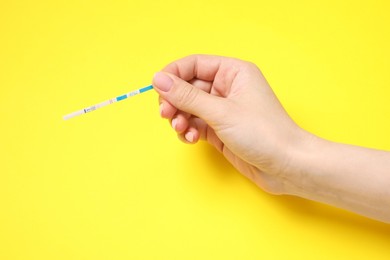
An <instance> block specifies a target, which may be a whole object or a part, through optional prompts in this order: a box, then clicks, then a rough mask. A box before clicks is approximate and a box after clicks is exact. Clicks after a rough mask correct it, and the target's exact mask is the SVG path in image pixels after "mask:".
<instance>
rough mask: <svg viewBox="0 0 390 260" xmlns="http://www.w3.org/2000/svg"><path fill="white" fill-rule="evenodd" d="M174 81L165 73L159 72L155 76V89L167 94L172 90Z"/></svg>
mask: <svg viewBox="0 0 390 260" xmlns="http://www.w3.org/2000/svg"><path fill="white" fill-rule="evenodd" d="M172 85H173V80H172V79H171V78H170V77H169V76H168V75H167V74H165V73H163V72H157V73H156V74H154V87H156V88H158V89H159V90H162V91H164V92H167V91H169V90H170V89H171V87H172Z"/></svg>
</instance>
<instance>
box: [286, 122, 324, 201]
mask: <svg viewBox="0 0 390 260" xmlns="http://www.w3.org/2000/svg"><path fill="white" fill-rule="evenodd" d="M327 143H330V141H327V140H325V139H322V138H320V137H318V136H315V135H314V134H311V133H309V132H307V131H305V130H303V129H300V131H299V133H298V134H297V137H296V138H294V139H293V140H292V143H291V144H290V145H289V146H288V149H287V152H286V154H287V155H286V158H287V159H286V163H285V166H284V167H283V169H282V171H281V173H280V178H281V180H282V182H283V194H287V195H295V196H300V197H307V196H306V193H308V192H310V190H315V189H316V187H315V185H314V183H313V182H312V180H313V178H314V176H313V175H314V174H315V171H314V170H313V169H311V166H312V164H313V163H315V160H316V154H317V153H318V151H321V150H322V148H323V147H324V146H326V145H327Z"/></svg>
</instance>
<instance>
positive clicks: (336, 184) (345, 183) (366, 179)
mask: <svg viewBox="0 0 390 260" xmlns="http://www.w3.org/2000/svg"><path fill="white" fill-rule="evenodd" d="M311 138H312V139H311V141H310V142H308V144H307V145H305V149H303V150H301V151H298V152H297V153H296V158H295V161H294V167H293V168H292V169H293V170H292V173H291V174H289V177H288V178H286V179H287V180H288V181H286V184H285V185H286V190H288V193H289V194H292V195H297V196H300V197H304V198H307V199H311V200H315V201H320V202H323V203H326V204H330V205H334V206H336V207H340V208H344V209H347V210H350V211H353V212H356V213H358V214H361V215H365V216H368V217H370V218H374V219H377V220H380V221H384V222H388V223H390V152H385V151H379V150H373V149H367V148H362V147H357V146H352V145H345V144H339V143H334V142H330V141H326V140H323V139H320V138H318V137H313V136H312V137H311Z"/></svg>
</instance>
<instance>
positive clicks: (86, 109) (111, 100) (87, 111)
mask: <svg viewBox="0 0 390 260" xmlns="http://www.w3.org/2000/svg"><path fill="white" fill-rule="evenodd" d="M151 89H153V85H149V86H146V87H143V88H140V89H137V90H134V91H131V92H129V93H127V94H124V95H121V96H118V97H115V98H111V99H109V100H106V101H103V102H101V103H99V104H96V105H93V106H90V107H86V108H84V109H81V110H79V111H76V112H73V113H70V114H68V115H65V116H64V120H68V119H70V118H72V117H75V116H79V115H82V114H85V113H89V112H92V111H95V110H96V109H98V108H101V107H104V106H107V105H110V104H112V103H115V102H118V101H121V100H124V99H126V98H128V97H132V96H135V95H138V94H141V93H144V92H146V91H148V90H151Z"/></svg>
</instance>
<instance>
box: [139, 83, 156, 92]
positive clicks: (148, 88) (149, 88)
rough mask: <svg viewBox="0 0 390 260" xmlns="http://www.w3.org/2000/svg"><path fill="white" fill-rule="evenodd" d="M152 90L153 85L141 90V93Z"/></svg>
mask: <svg viewBox="0 0 390 260" xmlns="http://www.w3.org/2000/svg"><path fill="white" fill-rule="evenodd" d="M152 88H153V85H149V86H147V87H144V88H140V89H139V93H142V92H145V91H148V90H151V89H152Z"/></svg>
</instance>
